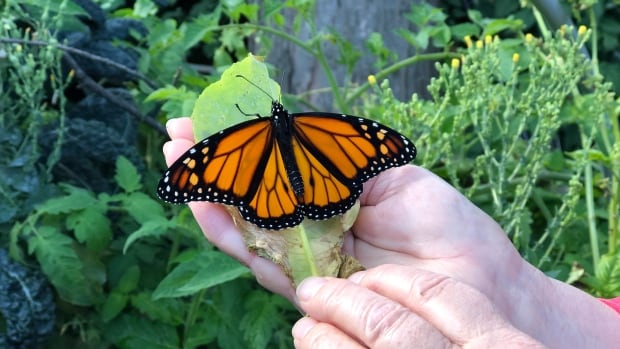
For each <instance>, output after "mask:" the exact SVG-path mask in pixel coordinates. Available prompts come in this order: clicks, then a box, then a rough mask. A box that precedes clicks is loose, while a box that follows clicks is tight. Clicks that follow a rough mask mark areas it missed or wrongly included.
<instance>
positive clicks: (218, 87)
mask: <svg viewBox="0 0 620 349" xmlns="http://www.w3.org/2000/svg"><path fill="white" fill-rule="evenodd" d="M237 75H242V76H244V77H245V78H246V79H248V80H249V81H251V82H252V83H254V84H256V85H257V86H259V87H260V88H261V89H263V90H265V91H266V92H267V94H265V93H263V92H261V91H260V90H258V89H257V88H256V87H254V86H252V85H251V84H250V83H248V81H246V80H244V79H242V78H238V77H237ZM279 96H280V86H278V84H276V83H275V82H273V81H272V80H271V79H270V78H269V73H268V72H267V67H266V66H265V64H263V63H262V62H260V61H259V60H258V59H257V58H256V57H254V56H252V55H249V56H248V57H246V58H245V59H243V60H242V61H240V62H238V63H235V64H233V65H232V66H231V67H230V68H228V69H227V70H225V71H224V73H222V77H221V79H220V80H219V81H217V82H215V83H213V84H211V85H209V86H208V87H207V88H205V89H204V91H203V92H202V93H201V94H200V96H199V97H198V99H197V100H196V104H195V105H194V111H193V112H192V121H193V122H194V136H195V138H196V139H203V138H206V137H208V136H210V135H212V134H214V133H216V132H219V131H220V130H222V129H224V128H226V127H228V126H231V125H233V124H237V123H239V122H242V121H246V120H248V119H250V118H254V117H253V116H246V115H243V114H242V113H241V112H240V111H239V109H237V107H236V106H235V105H236V104H238V105H239V108H240V109H241V110H242V111H243V112H244V113H249V114H256V113H258V114H260V115H269V114H270V111H271V100H272V99H276V100H277V99H278V97H279Z"/></svg>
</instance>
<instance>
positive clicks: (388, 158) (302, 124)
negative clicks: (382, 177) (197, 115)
mask: <svg viewBox="0 0 620 349" xmlns="http://www.w3.org/2000/svg"><path fill="white" fill-rule="evenodd" d="M237 107H238V106H237ZM240 111H241V110H240ZM256 116H257V118H256V119H252V120H249V121H245V122H242V123H239V124H237V125H234V126H231V127H229V128H227V129H224V130H222V131H220V132H219V133H216V134H214V135H212V136H210V137H207V138H205V139H203V140H202V141H200V142H198V143H197V144H195V145H194V146H193V147H192V148H190V149H189V150H188V151H187V152H186V153H185V154H183V155H182V156H181V157H180V158H179V159H178V160H177V161H176V162H174V163H173V164H172V165H171V166H170V168H168V170H167V171H166V172H165V173H164V175H163V177H162V178H161V180H160V182H159V185H158V187H157V193H158V195H159V197H160V198H161V199H163V200H164V201H167V202H171V203H186V202H189V201H211V202H218V203H223V204H228V205H234V206H237V207H238V209H239V212H240V213H241V216H242V217H243V218H244V219H245V220H247V221H249V222H251V223H253V224H255V225H257V226H259V227H260V228H268V229H273V230H279V229H283V228H286V227H293V226H296V225H298V224H300V223H301V221H302V220H303V217H304V216H307V217H308V218H311V219H327V218H330V217H333V216H335V215H338V214H342V213H344V212H346V211H347V210H348V209H350V208H351V207H352V206H353V205H354V204H355V201H356V200H357V198H358V197H359V196H360V194H361V192H362V183H363V182H365V181H366V180H368V179H369V178H371V177H373V176H375V175H377V174H378V173H379V172H381V171H383V170H385V169H388V168H390V167H395V166H401V165H404V164H407V163H408V162H410V161H411V160H413V159H414V158H415V156H416V148H415V146H414V145H413V143H412V142H411V141H410V140H408V139H407V138H406V137H405V136H403V135H401V134H400V133H398V132H396V131H394V130H392V129H390V128H389V127H387V126H384V125H381V124H379V123H377V122H375V121H372V120H368V119H364V118H361V117H356V116H349V115H341V114H332V113H318V112H308V113H298V114H290V113H289V112H288V111H287V110H286V109H284V107H283V106H282V104H281V103H280V102H277V101H275V100H273V101H272V105H271V117H263V116H260V115H258V114H256Z"/></svg>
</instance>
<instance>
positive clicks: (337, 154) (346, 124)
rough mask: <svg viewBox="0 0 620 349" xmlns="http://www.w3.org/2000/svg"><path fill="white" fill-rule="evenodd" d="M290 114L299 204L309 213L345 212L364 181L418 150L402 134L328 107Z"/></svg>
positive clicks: (407, 159) (410, 157)
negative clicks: (301, 192) (300, 191)
mask: <svg viewBox="0 0 620 349" xmlns="http://www.w3.org/2000/svg"><path fill="white" fill-rule="evenodd" d="M293 120H294V122H293V125H294V135H293V141H292V144H293V152H294V154H295V159H296V161H297V164H298V167H299V171H300V173H301V177H302V179H303V183H304V198H303V203H300V206H301V207H302V209H303V211H304V214H305V215H307V216H308V217H310V218H314V219H324V218H329V217H332V216H334V215H336V214H340V213H344V212H346V211H347V210H348V209H349V208H351V207H352V206H353V204H354V203H355V201H356V200H357V198H358V197H359V195H360V194H361V191H362V183H363V182H365V181H366V180H368V179H369V178H371V177H374V176H375V175H377V174H378V173H380V172H381V171H384V170H386V169H388V168H390V167H395V166H401V165H404V164H407V163H408V162H410V161H411V160H413V159H414V158H415V155H416V148H415V146H414V145H413V143H412V142H411V141H409V140H408V139H407V138H406V137H405V136H403V135H401V134H400V133H398V132H396V131H394V130H392V129H391V128H389V127H387V126H384V125H381V124H379V123H377V122H375V121H372V120H368V119H364V118H360V117H356V116H348V115H341V114H332V113H303V114H293Z"/></svg>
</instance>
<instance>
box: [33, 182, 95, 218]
mask: <svg viewBox="0 0 620 349" xmlns="http://www.w3.org/2000/svg"><path fill="white" fill-rule="evenodd" d="M60 187H61V188H63V190H64V191H65V192H67V194H68V195H66V196H61V197H56V198H52V199H49V200H47V201H45V202H44V203H42V204H41V205H38V206H37V210H38V211H39V212H40V213H49V214H59V213H69V212H71V211H75V210H81V209H84V208H87V207H89V206H92V205H95V204H96V203H97V198H96V197H95V195H94V194H93V193H92V192H90V191H88V190H86V189H82V188H78V187H74V186H72V185H70V184H60Z"/></svg>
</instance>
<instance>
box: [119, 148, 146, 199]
mask: <svg viewBox="0 0 620 349" xmlns="http://www.w3.org/2000/svg"><path fill="white" fill-rule="evenodd" d="M114 180H116V183H118V185H119V186H120V187H121V188H123V190H124V191H125V192H127V193H131V192H134V191H136V190H139V189H140V188H142V184H141V183H140V180H141V176H140V174H139V173H138V170H136V167H135V166H134V165H133V164H132V163H131V161H129V160H128V159H127V158H126V157H124V156H119V157H118V158H117V159H116V174H115V175H114Z"/></svg>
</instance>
